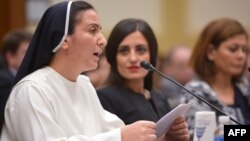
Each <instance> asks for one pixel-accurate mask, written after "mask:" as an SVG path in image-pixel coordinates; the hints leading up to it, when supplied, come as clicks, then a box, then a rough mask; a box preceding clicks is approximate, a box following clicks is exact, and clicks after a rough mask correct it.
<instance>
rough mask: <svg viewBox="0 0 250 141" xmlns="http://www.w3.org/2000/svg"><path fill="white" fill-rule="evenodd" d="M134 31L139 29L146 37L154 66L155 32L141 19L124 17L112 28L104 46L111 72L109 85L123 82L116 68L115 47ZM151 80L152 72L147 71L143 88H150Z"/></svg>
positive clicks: (155, 50)
mask: <svg viewBox="0 0 250 141" xmlns="http://www.w3.org/2000/svg"><path fill="white" fill-rule="evenodd" d="M135 31H139V32H140V33H141V34H142V35H143V36H144V37H145V38H146V40H147V42H148V45H149V51H150V63H151V64H152V65H154V66H155V65H156V60H157V52H158V45H157V40H156V37H155V34H154V32H153V30H152V29H151V27H150V26H149V24H148V23H147V22H145V21H144V20H142V19H133V18H129V19H124V20H122V21H120V22H119V23H118V24H117V25H116V26H115V27H114V28H113V30H112V32H111V34H110V37H109V38H108V41H107V46H106V48H105V53H106V57H107V60H108V62H109V63H110V65H111V73H110V78H109V83H110V84H111V85H112V84H115V85H117V84H118V85H122V84H123V82H124V78H123V77H122V76H121V75H120V74H119V72H118V70H117V62H116V56H117V49H118V47H119V45H120V43H121V42H122V41H123V39H124V38H125V37H127V36H128V35H129V34H131V33H133V32H135ZM152 81H153V72H149V73H148V75H147V76H146V78H145V80H144V88H145V89H147V90H152V87H153V86H152V85H153V84H152V83H153V82H152Z"/></svg>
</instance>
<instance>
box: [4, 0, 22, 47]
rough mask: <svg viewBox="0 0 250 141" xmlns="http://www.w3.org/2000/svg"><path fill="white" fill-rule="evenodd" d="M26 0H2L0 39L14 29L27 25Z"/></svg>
mask: <svg viewBox="0 0 250 141" xmlns="http://www.w3.org/2000/svg"><path fill="white" fill-rule="evenodd" d="M25 5H26V0H0V40H1V44H2V38H3V36H4V35H5V34H6V33H7V32H9V31H11V30H14V29H17V28H25V26H26V16H25V15H26V13H25V10H26V7H25Z"/></svg>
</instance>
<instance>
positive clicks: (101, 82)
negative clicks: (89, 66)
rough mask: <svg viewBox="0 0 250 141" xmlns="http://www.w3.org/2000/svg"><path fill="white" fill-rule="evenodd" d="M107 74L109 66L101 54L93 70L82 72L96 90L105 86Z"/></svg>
mask: <svg viewBox="0 0 250 141" xmlns="http://www.w3.org/2000/svg"><path fill="white" fill-rule="evenodd" d="M109 72H110V65H109V63H108V62H107V58H106V56H105V55H104V54H103V55H101V56H100V60H99V62H98V66H97V68H96V69H95V70H91V71H87V72H84V73H83V74H84V75H86V76H88V77H89V79H90V81H91V83H92V84H93V86H94V87H95V89H96V90H98V89H100V88H103V87H105V86H106V84H107V80H108V76H109Z"/></svg>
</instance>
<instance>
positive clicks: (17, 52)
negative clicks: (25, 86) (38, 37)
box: [0, 29, 32, 127]
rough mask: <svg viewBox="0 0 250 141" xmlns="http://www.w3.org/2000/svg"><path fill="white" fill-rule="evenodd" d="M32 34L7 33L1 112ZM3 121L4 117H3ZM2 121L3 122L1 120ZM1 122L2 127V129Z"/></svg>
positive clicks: (0, 76) (0, 81)
mask: <svg viewBox="0 0 250 141" xmlns="http://www.w3.org/2000/svg"><path fill="white" fill-rule="evenodd" d="M31 37H32V34H31V33H30V32H28V31H26V30H21V29H19V30H15V31H11V32H9V33H7V34H6V35H5V36H4V38H3V41H2V49H3V54H2V56H3V61H4V68H3V69H1V70H0V112H1V113H4V105H5V102H6V100H7V98H8V96H9V93H10V91H11V88H12V85H13V83H14V80H15V76H16V73H17V71H18V69H19V67H20V65H21V62H22V60H23V57H24V55H25V53H26V50H27V48H28V45H29V43H30V40H31ZM0 118H1V119H2V118H3V116H2V115H1V117H0ZM1 121H2V120H1ZM2 124H3V123H2V122H0V127H2Z"/></svg>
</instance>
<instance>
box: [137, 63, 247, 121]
mask: <svg viewBox="0 0 250 141" xmlns="http://www.w3.org/2000/svg"><path fill="white" fill-rule="evenodd" d="M140 66H141V67H142V68H144V69H146V70H149V71H155V72H157V73H158V74H160V75H161V76H163V77H164V78H166V79H168V80H170V81H171V82H173V83H175V84H176V85H178V86H179V87H181V88H182V89H184V90H185V91H187V92H188V93H190V94H191V95H192V96H194V97H196V98H197V99H199V100H200V101H202V102H204V103H206V104H207V105H208V106H209V107H211V108H212V109H214V110H216V111H217V112H219V113H220V114H223V115H225V116H228V117H229V118H230V119H231V120H232V121H234V122H235V123H237V124H238V125H243V124H242V123H240V122H239V121H237V120H236V119H234V118H233V117H231V116H229V115H228V114H227V113H225V112H223V111H221V110H220V109H218V108H217V107H216V106H214V105H212V104H211V103H209V102H208V101H206V100H205V99H203V98H202V97H200V96H198V95H196V94H194V93H192V92H191V91H190V90H188V89H187V88H185V87H184V86H182V85H181V84H180V83H178V82H177V81H175V80H174V79H172V78H170V77H168V76H165V75H164V74H163V73H162V72H160V71H159V70H158V69H156V68H155V67H154V66H153V65H152V64H150V63H148V62H146V61H141V63H140Z"/></svg>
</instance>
